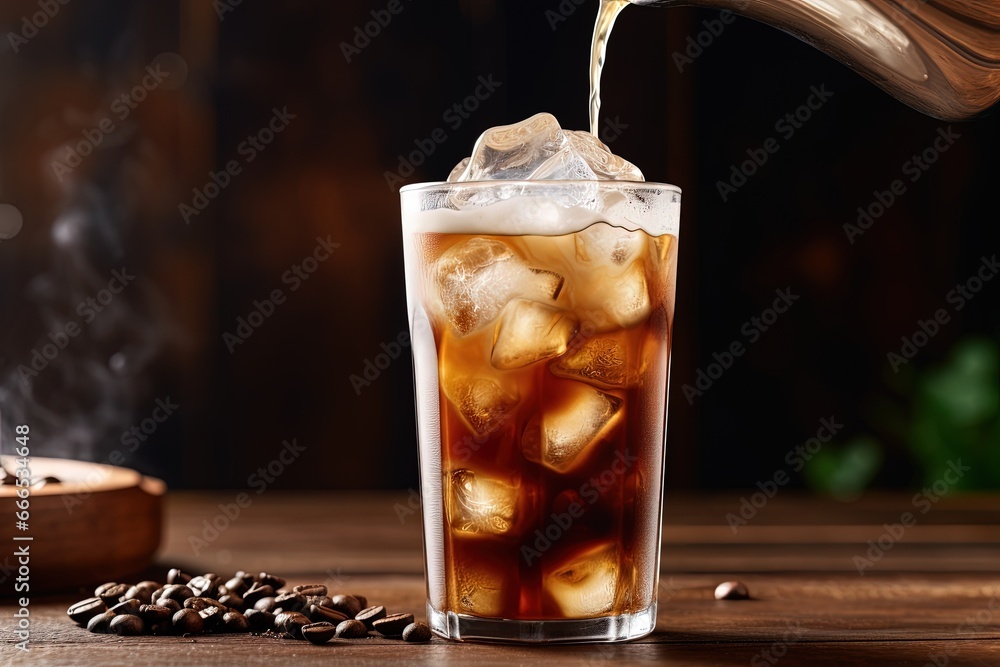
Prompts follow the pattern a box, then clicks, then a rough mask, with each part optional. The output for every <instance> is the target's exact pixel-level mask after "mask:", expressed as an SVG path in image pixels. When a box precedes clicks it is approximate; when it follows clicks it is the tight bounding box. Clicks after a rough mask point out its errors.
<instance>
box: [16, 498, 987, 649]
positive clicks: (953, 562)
mask: <svg viewBox="0 0 1000 667" xmlns="http://www.w3.org/2000/svg"><path fill="white" fill-rule="evenodd" d="M235 495H236V492H213V493H193V492H188V493H171V494H169V495H168V497H167V504H166V507H167V509H166V512H167V516H166V526H167V527H166V531H165V535H164V541H163V545H162V548H161V551H160V555H159V557H158V559H157V563H156V565H155V568H154V569H153V570H152V571H150V572H148V573H146V575H147V576H150V575H152V577H153V578H157V579H160V580H162V579H163V578H164V575H165V572H166V569H167V568H169V567H176V566H179V567H181V568H182V569H184V570H186V571H189V572H192V573H201V572H206V571H213V572H217V573H220V574H224V573H225V574H228V573H231V572H232V571H234V570H238V569H242V570H247V571H261V570H266V571H270V572H273V573H276V574H278V575H281V576H285V577H286V578H287V579H288V580H289V585H294V584H298V583H318V582H325V583H326V584H327V586H328V587H330V588H331V589H332V590H335V591H341V592H357V593H362V594H364V595H366V596H367V597H368V599H369V600H370V601H372V602H373V603H379V604H384V605H385V606H386V607H387V608H388V609H389V610H390V611H393V610H396V611H411V612H413V613H414V614H415V615H416V616H418V617H420V618H422V617H423V615H424V614H423V606H424V582H423V564H422V558H421V543H420V518H419V513H411V512H410V510H409V504H408V498H407V496H406V494H398V493H368V494H358V493H352V494H336V493H299V494H282V493H279V492H276V491H270V492H268V493H267V494H266V495H264V496H261V497H260V498H258V499H256V500H255V501H254V503H253V504H252V505H251V506H250V507H247V508H245V509H244V510H243V511H242V513H241V515H240V516H239V517H238V518H237V519H235V520H233V521H232V522H231V525H230V526H229V528H228V529H226V530H225V531H223V532H222V533H220V534H219V535H218V536H217V537H215V538H214V539H213V540H212V541H211V542H210V543H209V544H208V545H207V546H203V547H202V548H201V549H200V553H199V554H198V555H195V550H194V548H193V547H192V546H191V543H190V541H189V538H190V537H191V536H202V532H203V529H204V524H203V522H204V521H205V520H211V519H212V517H214V516H215V515H216V514H217V513H218V512H219V509H218V505H219V504H220V503H223V504H224V503H228V502H232V500H233V498H234V496H235ZM665 507H666V517H665V526H664V541H663V562H662V574H661V585H660V611H659V618H658V622H657V629H656V632H655V633H654V634H652V635H651V636H649V637H647V638H645V639H641V640H638V641H635V642H631V643H627V644H617V645H575V646H547V647H535V646H523V647H522V646H506V645H504V646H501V645H490V644H472V643H464V644H463V643H455V642H448V641H444V640H440V639H437V638H435V639H434V640H433V641H432V642H430V643H429V644H425V645H410V644H403V643H402V642H400V641H394V640H386V639H367V640H355V641H352V642H342V643H341V642H338V643H332V644H329V645H324V646H312V645H310V644H308V643H306V642H301V641H298V642H296V641H287V640H276V639H266V638H259V637H251V636H248V635H241V636H233V635H210V636H201V637H197V638H180V637H133V638H119V637H117V636H114V635H95V634H90V633H88V632H86V631H85V630H84V629H82V628H79V627H77V626H75V625H74V624H73V623H71V622H70V621H69V619H68V618H67V617H66V615H65V610H66V607H67V606H68V604H69V603H71V602H74V601H75V600H76V599H79V598H80V597H86V595H82V594H79V593H77V594H69V595H62V596H47V597H37V596H36V597H33V598H32V604H31V619H32V625H31V628H32V630H31V643H30V647H31V650H30V652H28V653H23V652H21V651H18V650H16V649H14V648H13V647H12V643H13V641H14V640H13V632H12V625H13V623H12V620H11V619H12V618H13V616H12V615H13V613H14V609H15V608H14V606H13V605H12V600H10V599H6V600H0V618H2V619H3V621H0V628H2V629H3V637H2V640H3V644H2V646H0V650H2V652H3V653H2V654H0V664H4V665H5V664H16V665H20V664H25V665H102V666H108V667H111V666H115V665H146V664H149V665H219V666H223V665H241V666H246V665H258V664H259V665H265V664H266V665H274V664H295V665H318V664H326V663H328V662H331V661H335V660H343V661H345V662H348V661H349V662H351V663H353V664H356V665H383V664H391V663H392V662H397V663H400V664H435V665H438V664H462V665H465V664H470V663H475V664H478V665H489V664H497V665H500V664H502V665H520V664H530V663H535V662H542V661H544V662H545V664H547V665H550V666H555V665H580V664H584V665H624V664H632V663H665V664H669V665H741V666H745V665H750V666H751V667H758V666H761V667H762V666H765V665H767V666H769V665H775V664H780V665H782V666H783V667H791V666H793V665H843V664H864V665H916V666H919V667H924V666H925V665H934V666H937V667H942V666H944V665H1000V528H998V526H1000V496H963V497H949V498H945V499H942V500H941V501H940V502H939V503H937V504H936V505H934V506H933V507H932V508H931V509H930V510H929V511H928V512H927V513H926V514H919V512H917V523H916V525H913V526H911V527H909V528H907V529H906V530H905V533H904V534H902V536H901V537H900V538H899V539H898V540H895V541H894V542H893V543H892V544H891V547H890V548H889V549H887V550H885V551H884V553H883V555H882V556H881V558H879V559H878V560H877V562H875V561H874V559H873V564H872V565H871V566H870V567H867V568H866V569H865V572H864V575H863V576H862V575H860V574H859V573H858V570H857V566H856V563H855V556H861V557H866V551H868V549H869V548H870V547H869V545H868V544H867V542H868V541H869V540H872V541H873V542H876V543H877V541H878V540H879V537H880V536H881V535H882V534H883V532H884V531H885V528H884V527H883V526H884V524H887V523H888V524H892V523H894V522H898V521H899V519H900V516H901V515H902V514H903V513H904V512H907V511H910V512H913V511H914V506H913V504H912V497H911V496H910V495H906V496H900V495H887V496H878V497H869V498H866V499H865V500H863V501H859V502H855V503H851V504H843V503H837V502H833V501H820V500H815V499H811V498H806V497H796V496H794V495H793V494H792V493H790V492H786V493H783V494H779V495H778V496H777V497H775V498H774V499H772V500H771V501H770V502H769V503H768V504H767V505H765V506H764V507H763V508H762V509H761V510H760V511H759V512H758V515H757V516H756V517H754V518H753V519H752V520H751V521H750V522H748V524H747V525H745V526H741V527H739V529H738V531H737V532H736V533H735V534H734V533H733V531H732V530H731V529H730V527H729V525H727V523H726V521H725V516H726V514H727V513H729V512H738V510H739V494H732V495H727V496H715V497H677V498H669V497H668V499H667V500H666V505H665ZM209 536H211V533H209ZM882 543H883V545H888V544H889V542H888V540H887V538H883V540H882ZM874 555H878V554H874ZM733 578H738V579H740V580H742V581H744V582H745V583H746V584H747V585H748V586H749V588H750V591H751V593H752V595H753V598H754V599H752V600H747V601H722V602H720V601H716V600H714V598H713V596H712V591H713V589H714V587H715V585H716V584H718V583H719V582H722V581H725V580H729V579H733ZM87 595H89V593H88V594H87Z"/></svg>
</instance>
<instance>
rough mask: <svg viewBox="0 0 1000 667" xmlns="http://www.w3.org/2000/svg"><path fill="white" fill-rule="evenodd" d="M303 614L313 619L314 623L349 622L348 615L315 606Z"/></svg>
mask: <svg viewBox="0 0 1000 667" xmlns="http://www.w3.org/2000/svg"><path fill="white" fill-rule="evenodd" d="M303 613H304V614H305V615H306V616H308V617H309V618H310V619H312V621H313V622H314V623H319V622H320V621H329V622H330V623H340V622H341V621H346V620H347V614H342V613H341V612H339V611H337V610H336V609H331V608H330V607H323V606H320V605H315V604H311V605H309V606H308V607H307V608H306V611H305V612H303Z"/></svg>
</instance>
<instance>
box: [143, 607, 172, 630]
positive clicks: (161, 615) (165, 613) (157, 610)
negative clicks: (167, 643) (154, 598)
mask: <svg viewBox="0 0 1000 667" xmlns="http://www.w3.org/2000/svg"><path fill="white" fill-rule="evenodd" d="M173 615H174V612H172V611H170V607H164V606H163V605H159V604H144V605H142V606H141V607H139V618H141V619H142V620H143V621H145V622H146V623H147V624H149V625H152V624H154V623H161V622H163V621H169V620H170V619H171V618H173Z"/></svg>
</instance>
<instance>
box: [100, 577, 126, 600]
mask: <svg viewBox="0 0 1000 667" xmlns="http://www.w3.org/2000/svg"><path fill="white" fill-rule="evenodd" d="M117 586H121V584H119V583H118V582H117V581H109V582H108V583H106V584H101V585H100V586H98V587H97V588H95V589H94V597H98V598H99V597H101V596H102V595H104V594H105V593H106V592H107V591H109V590H111V589H112V588H115V587H117Z"/></svg>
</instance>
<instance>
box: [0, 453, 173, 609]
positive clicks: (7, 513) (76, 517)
mask: <svg viewBox="0 0 1000 667" xmlns="http://www.w3.org/2000/svg"><path fill="white" fill-rule="evenodd" d="M3 463H4V467H5V468H6V469H7V470H8V471H10V472H11V473H13V472H14V471H15V470H16V469H17V463H16V460H15V457H13V456H4V457H3ZM30 468H31V478H32V479H33V480H39V479H42V478H44V477H49V476H51V477H57V478H59V479H60V480H62V483H61V484H46V485H44V486H41V487H40V488H32V489H31V495H30V497H29V501H30V507H29V508H28V511H29V513H30V516H29V518H28V530H26V531H22V530H18V529H17V527H16V525H15V521H16V517H15V512H17V511H18V508H17V507H16V505H15V502H16V501H17V500H18V498H17V487H16V486H14V485H12V484H4V485H2V486H0V526H2V527H0V541H2V542H3V543H4V544H6V545H8V546H7V547H6V548H5V549H4V552H3V554H4V555H3V556H0V583H2V584H3V585H0V595H14V596H15V597H17V596H18V592H17V591H16V587H15V585H11V584H10V583H9V582H10V581H11V580H14V581H15V583H16V580H17V578H18V576H19V574H18V567H19V564H18V563H17V557H16V556H14V555H13V554H14V552H15V550H16V549H17V548H19V547H21V546H25V545H27V546H28V548H29V549H28V551H29V555H30V556H29V557H30V563H29V568H30V573H29V575H28V576H29V577H30V582H29V583H30V591H29V593H30V594H36V593H39V592H48V591H56V590H64V589H65V590H68V589H76V588H79V587H80V586H91V585H93V584H99V583H103V582H106V581H119V580H121V579H122V578H123V577H124V576H125V575H131V574H136V573H139V572H141V571H142V570H143V569H145V568H146V567H148V566H149V564H150V563H151V562H152V559H153V554H154V553H156V549H157V547H158V546H159V544H160V534H161V532H162V527H163V494H164V492H165V491H166V485H165V484H164V483H163V482H162V481H161V480H159V479H156V478H153V477H143V476H142V475H140V474H139V473H137V472H136V471H134V470H129V469H128V468H119V467H117V466H110V465H101V464H97V463H85V462H81V461H71V460H68V459H52V458H43V457H39V456H32V457H31V459H30ZM15 536H18V537H23V536H30V537H32V540H31V541H13V538H14V537H15ZM8 554H10V555H8ZM5 559H7V560H5Z"/></svg>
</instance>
